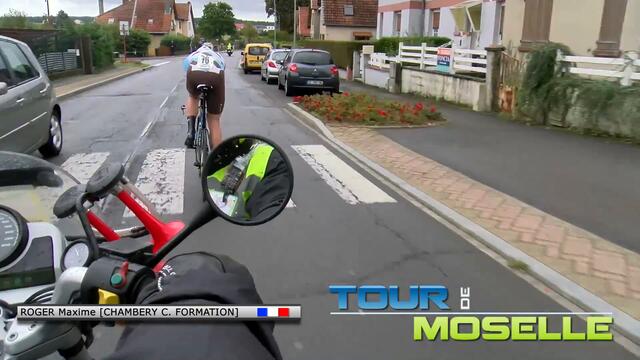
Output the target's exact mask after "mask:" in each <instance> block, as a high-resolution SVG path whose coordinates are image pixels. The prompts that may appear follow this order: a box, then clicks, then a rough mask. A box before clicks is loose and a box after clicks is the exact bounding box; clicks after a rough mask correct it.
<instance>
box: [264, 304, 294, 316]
mask: <svg viewBox="0 0 640 360" xmlns="http://www.w3.org/2000/svg"><path fill="white" fill-rule="evenodd" d="M290 314H291V313H290V311H289V308H288V307H280V306H269V307H259V308H257V314H256V316H257V317H279V318H283V317H285V318H286V317H289V316H290Z"/></svg>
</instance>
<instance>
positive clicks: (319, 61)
mask: <svg viewBox="0 0 640 360" xmlns="http://www.w3.org/2000/svg"><path fill="white" fill-rule="evenodd" d="M338 74H339V73H338V66H336V64H335V63H334V61H333V59H332V58H331V54H330V53H328V52H326V51H324V50H315V49H296V50H291V51H290V52H289V54H287V57H286V58H285V59H284V62H283V63H282V68H281V69H280V72H279V73H278V88H279V89H281V90H284V92H285V95H287V96H292V95H293V94H294V93H295V92H296V91H297V90H302V89H305V90H311V91H312V92H322V91H329V92H331V93H337V92H339V91H340V77H339V76H338Z"/></svg>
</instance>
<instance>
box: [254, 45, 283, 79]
mask: <svg viewBox="0 0 640 360" xmlns="http://www.w3.org/2000/svg"><path fill="white" fill-rule="evenodd" d="M288 53H289V49H273V50H271V51H270V52H269V54H267V56H266V57H265V58H264V61H263V62H262V67H261V69H260V79H262V81H266V82H267V84H270V83H271V82H272V81H275V82H278V72H280V67H281V66H282V61H284V58H285V57H287V54H288Z"/></svg>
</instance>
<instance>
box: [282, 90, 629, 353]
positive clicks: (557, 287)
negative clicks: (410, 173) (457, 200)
mask: <svg viewBox="0 0 640 360" xmlns="http://www.w3.org/2000/svg"><path fill="white" fill-rule="evenodd" d="M287 105H288V107H289V108H290V109H291V111H290V113H291V115H293V118H294V119H296V120H298V121H299V122H301V123H302V124H304V125H306V126H307V127H309V128H310V129H312V130H313V131H315V132H316V133H318V134H319V135H320V136H322V137H323V138H324V139H325V140H327V142H329V143H330V144H332V145H334V146H335V147H337V148H338V149H340V150H341V151H344V152H346V153H347V154H349V155H351V156H352V157H354V158H356V159H357V160H358V161H360V165H364V166H366V167H368V168H369V169H370V170H372V171H373V172H375V173H377V174H378V175H380V176H382V177H383V178H385V179H386V180H387V181H390V182H391V183H393V184H394V185H396V186H398V187H399V188H400V189H402V190H403V191H405V192H406V193H407V194H410V195H411V196H412V197H414V199H415V200H417V201H418V202H419V203H421V204H423V205H424V206H426V207H427V208H428V209H430V210H431V211H433V212H434V213H436V214H437V215H439V216H441V217H442V218H444V219H445V220H447V221H448V222H450V223H451V224H452V225H454V226H455V227H457V228H458V229H460V230H461V231H463V232H464V233H466V234H469V235H471V236H472V237H473V238H474V239H476V240H478V241H480V242H481V243H483V244H484V245H486V246H488V247H489V248H490V249H492V250H493V251H495V252H496V253H498V254H500V255H501V256H502V257H504V258H506V259H507V260H512V261H521V262H523V263H525V264H526V265H527V267H528V272H529V273H530V274H531V275H533V276H534V277H536V278H537V279H538V280H540V281H542V282H543V283H544V284H546V285H547V286H549V287H550V288H552V289H553V290H554V291H556V292H558V293H559V294H561V295H562V296H564V297H565V298H567V299H568V300H570V301H571V302H573V303H575V304H577V305H578V306H580V307H582V308H584V309H588V310H590V311H594V312H603V313H611V314H612V316H613V318H614V328H615V329H616V330H617V331H619V332H620V333H621V334H623V335H624V336H625V337H627V338H628V339H629V340H631V341H632V342H634V343H636V344H638V345H640V321H638V320H636V319H634V318H633V317H631V316H630V315H628V314H627V313H625V312H623V311H621V310H619V309H618V308H617V307H615V306H613V305H611V304H609V303H608V302H606V301H604V300H603V299H602V298H600V297H598V296H596V295H595V294H593V293H592V292H590V291H588V290H586V289H585V288H583V287H582V286H580V285H578V284H576V283H575V282H573V281H571V280H569V279H568V278H566V277H565V276H563V275H562V274H560V273H558V272H557V271H555V270H553V269H551V268H549V267H548V266H546V265H545V264H543V263H542V262H540V261H538V260H536V259H534V258H533V257H531V256H529V255H528V254H526V253H525V252H523V251H522V250H520V249H518V248H516V247H515V246H513V245H511V244H510V243H508V242H507V241H505V240H503V239H501V238H500V237H498V236H496V235H495V234H493V233H491V232H489V231H488V230H486V229H484V228H483V227H482V226H480V225H478V224H476V223H474V222H473V221H471V220H469V219H467V218H466V217H465V216H463V215H462V214H460V213H458V212H456V211H455V210H453V209H451V208H449V207H448V206H446V205H445V204H443V203H442V202H440V201H438V200H436V199H434V198H433V197H431V196H429V195H427V194H425V193H424V192H422V191H420V190H419V189H417V188H415V187H414V186H412V185H410V184H409V183H407V182H406V181H404V180H403V179H401V178H400V177H399V176H397V175H395V174H393V173H391V172H390V171H388V170H387V169H385V168H383V167H382V166H380V165H378V164H377V163H375V162H373V161H372V160H370V159H369V158H367V157H366V156H364V155H362V154H360V153H359V152H358V151H356V150H355V149H353V148H351V147H350V146H349V145H347V144H345V143H344V142H342V141H341V140H339V139H337V138H336V137H335V136H334V135H333V133H332V132H331V130H329V129H328V128H327V127H326V126H325V125H324V123H323V122H322V121H321V120H320V119H318V118H316V117H315V116H313V115H312V114H310V113H308V112H307V111H305V110H303V109H301V108H300V107H298V106H297V105H295V104H293V103H289V104H287Z"/></svg>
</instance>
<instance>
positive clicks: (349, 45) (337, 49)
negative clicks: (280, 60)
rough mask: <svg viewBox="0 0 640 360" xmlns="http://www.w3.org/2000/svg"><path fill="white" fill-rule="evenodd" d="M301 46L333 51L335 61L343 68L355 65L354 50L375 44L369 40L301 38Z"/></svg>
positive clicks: (299, 43) (299, 44)
mask: <svg viewBox="0 0 640 360" xmlns="http://www.w3.org/2000/svg"><path fill="white" fill-rule="evenodd" d="M296 45H298V46H299V47H304V48H313V49H322V50H326V51H328V52H330V53H331V56H332V57H333V61H335V62H336V65H338V67H341V68H343V69H345V68H347V67H353V52H354V51H356V50H361V49H362V46H363V45H373V43H372V42H369V41H330V40H301V41H300V42H298V44H296Z"/></svg>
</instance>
